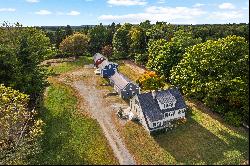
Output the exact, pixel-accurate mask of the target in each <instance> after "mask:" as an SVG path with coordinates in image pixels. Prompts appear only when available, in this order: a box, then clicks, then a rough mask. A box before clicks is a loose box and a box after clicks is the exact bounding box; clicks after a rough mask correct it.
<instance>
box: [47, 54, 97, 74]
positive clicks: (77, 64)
mask: <svg viewBox="0 0 250 166" xmlns="http://www.w3.org/2000/svg"><path fill="white" fill-rule="evenodd" d="M92 61H93V60H92V57H85V56H82V57H80V58H79V59H77V60H76V61H74V62H63V63H60V64H58V65H55V66H49V67H48V70H49V71H50V72H51V73H53V74H62V73H65V72H68V71H72V70H76V69H78V68H81V67H83V65H85V64H91V63H93V62H92Z"/></svg>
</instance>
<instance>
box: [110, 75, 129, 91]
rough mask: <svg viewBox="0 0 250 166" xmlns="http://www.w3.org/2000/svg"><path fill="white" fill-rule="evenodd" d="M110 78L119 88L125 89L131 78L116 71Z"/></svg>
mask: <svg viewBox="0 0 250 166" xmlns="http://www.w3.org/2000/svg"><path fill="white" fill-rule="evenodd" d="M110 80H111V81H112V82H113V83H114V84H115V85H116V86H117V87H118V88H119V89H124V88H125V87H126V86H127V85H128V84H129V83H130V81H129V79H127V78H126V77H125V76H123V75H122V74H120V73H118V72H116V73H115V74H114V75H113V76H111V77H110Z"/></svg>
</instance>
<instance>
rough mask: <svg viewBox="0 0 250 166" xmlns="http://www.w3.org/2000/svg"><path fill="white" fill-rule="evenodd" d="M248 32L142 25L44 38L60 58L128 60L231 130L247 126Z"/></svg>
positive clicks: (234, 27)
mask: <svg viewBox="0 0 250 166" xmlns="http://www.w3.org/2000/svg"><path fill="white" fill-rule="evenodd" d="M65 28H66V29H65V30H64V31H65V32H67V31H69V30H67V29H69V26H67V27H65ZM248 28H249V24H222V25H219V24H218V25H172V24H168V23H165V22H157V23H156V24H151V23H150V21H145V22H142V23H140V24H138V25H132V24H129V23H125V24H123V25H120V24H118V25H115V24H114V23H113V24H111V25H109V26H104V25H102V24H100V25H97V26H94V27H91V28H90V27H87V28H83V29H80V30H79V29H78V30H77V32H76V30H71V32H72V31H75V32H74V33H75V34H74V35H73V36H69V37H67V35H66V34H67V33H65V35H64V36H61V40H62V41H63V42H61V43H56V42H55V41H54V40H53V38H55V37H54V36H57V34H58V31H60V30H58V29H57V30H56V31H55V32H54V36H53V35H52V36H51V32H47V34H48V33H50V35H48V36H49V37H50V39H51V42H52V43H53V44H55V45H56V48H58V49H59V52H60V54H61V55H64V56H72V55H75V56H78V55H80V54H83V53H84V54H90V55H93V54H94V53H96V52H101V53H102V54H104V55H105V56H108V58H110V59H114V60H119V59H129V60H132V61H135V62H136V63H138V64H140V65H144V66H145V67H147V68H148V69H150V70H153V71H155V72H156V73H157V75H159V76H164V77H165V79H166V81H168V82H169V83H171V84H172V85H175V86H178V87H179V88H180V90H181V91H182V92H183V94H185V95H186V96H189V97H191V98H194V99H198V100H200V101H202V102H204V103H205V104H206V105H208V106H209V107H210V108H212V110H214V111H215V112H218V113H220V114H221V115H222V116H223V117H224V119H225V120H226V121H228V122H229V123H230V124H234V125H236V126H239V125H241V124H242V122H247V123H249V121H248V117H249V115H248V114H249V108H248V106H249V104H248V103H249V102H248V99H249V95H248V91H249V90H248V85H249V83H248V74H249V70H248V67H249V64H248V62H249V59H248V58H249V51H248V49H249V30H248ZM79 34H82V35H83V36H82V40H84V41H85V42H79V43H82V44H80V45H79V46H77V47H76V48H74V49H73V50H72V48H73V46H76V45H78V44H79V43H77V42H76V40H75V39H76V38H77V35H78V38H79ZM78 41H80V40H78ZM70 43H71V44H70ZM72 43H74V44H72ZM65 48H71V49H70V51H67V49H65ZM79 49H80V50H79Z"/></svg>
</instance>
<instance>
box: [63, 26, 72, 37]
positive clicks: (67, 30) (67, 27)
mask: <svg viewBox="0 0 250 166" xmlns="http://www.w3.org/2000/svg"><path fill="white" fill-rule="evenodd" d="M65 34H66V36H70V35H72V34H73V30H72V28H71V26H70V25H67V26H66V28H65Z"/></svg>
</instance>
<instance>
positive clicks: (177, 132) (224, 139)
mask: <svg viewBox="0 0 250 166" xmlns="http://www.w3.org/2000/svg"><path fill="white" fill-rule="evenodd" d="M120 72H122V73H123V74H124V75H126V76H128V77H129V78H130V79H132V80H134V79H135V78H137V77H139V75H138V73H135V72H134V71H133V70H131V69H130V68H129V67H127V66H125V65H123V64H122V65H121V69H120ZM166 86H167V85H166ZM186 104H187V105H188V106H189V107H190V109H189V111H188V113H187V122H186V123H185V124H182V125H180V126H179V127H177V128H175V129H173V130H172V131H168V132H166V133H162V134H158V135H153V136H152V137H151V136H149V135H148V133H147V132H146V131H145V129H144V128H142V127H141V126H140V125H138V124H135V123H133V122H129V123H127V124H126V125H125V127H124V128H122V129H120V132H121V134H122V136H123V137H124V140H125V142H126V145H127V147H128V148H129V150H130V152H131V153H132V154H134V156H135V158H136V160H137V162H138V163H139V164H192V165H193V164H227V165H229V164H246V163H248V160H249V157H248V155H249V136H248V131H245V130H244V129H242V128H234V127H231V126H229V125H227V124H226V123H224V122H223V120H222V118H220V117H218V116H215V115H213V114H212V113H211V111H207V110H205V109H204V108H202V107H199V106H198V105H197V104H196V105H195V104H193V103H192V102H190V101H189V100H188V99H186Z"/></svg>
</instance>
